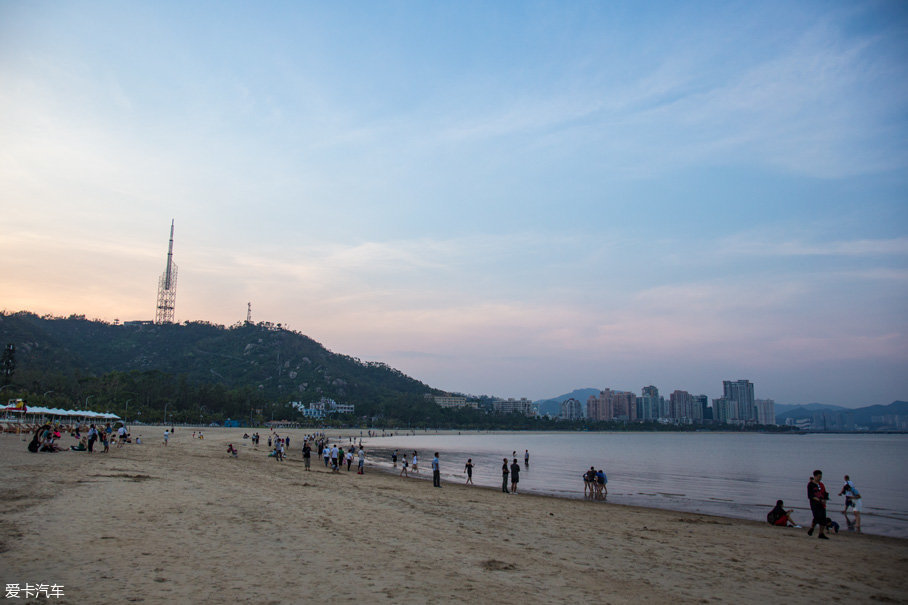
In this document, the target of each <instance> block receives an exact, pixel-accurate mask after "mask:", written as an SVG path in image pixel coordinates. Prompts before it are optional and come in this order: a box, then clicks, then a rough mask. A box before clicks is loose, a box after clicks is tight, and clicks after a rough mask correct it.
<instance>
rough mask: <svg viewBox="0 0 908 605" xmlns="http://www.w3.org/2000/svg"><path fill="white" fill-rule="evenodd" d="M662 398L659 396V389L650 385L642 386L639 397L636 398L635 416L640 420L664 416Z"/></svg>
mask: <svg viewBox="0 0 908 605" xmlns="http://www.w3.org/2000/svg"><path fill="white" fill-rule="evenodd" d="M663 407H664V400H663V399H662V397H660V396H659V389H657V388H656V387H654V386H652V385H650V386H648V387H643V390H642V391H641V395H640V397H638V398H637V418H639V419H640V420H655V419H656V418H664V417H665V416H666V415H667V414H666V413H665V410H663Z"/></svg>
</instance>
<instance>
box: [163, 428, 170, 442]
mask: <svg viewBox="0 0 908 605" xmlns="http://www.w3.org/2000/svg"><path fill="white" fill-rule="evenodd" d="M168 439H170V431H168V430H167V429H164V445H165V446H166V445H167V440H168Z"/></svg>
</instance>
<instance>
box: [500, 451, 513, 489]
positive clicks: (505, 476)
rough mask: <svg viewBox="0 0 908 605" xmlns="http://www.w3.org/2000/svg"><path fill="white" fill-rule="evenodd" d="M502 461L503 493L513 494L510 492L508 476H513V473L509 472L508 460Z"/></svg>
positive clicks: (503, 459)
mask: <svg viewBox="0 0 908 605" xmlns="http://www.w3.org/2000/svg"><path fill="white" fill-rule="evenodd" d="M501 460H502V463H503V464H502V465H501V491H503V492H504V493H506V494H510V493H511V492H509V491H508V476H509V475H510V474H511V471H510V470H508V459H507V458H502V459H501Z"/></svg>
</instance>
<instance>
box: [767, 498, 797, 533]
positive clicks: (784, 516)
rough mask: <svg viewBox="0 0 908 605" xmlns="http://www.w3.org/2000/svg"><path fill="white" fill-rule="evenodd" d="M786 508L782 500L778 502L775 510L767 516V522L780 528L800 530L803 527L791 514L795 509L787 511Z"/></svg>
mask: <svg viewBox="0 0 908 605" xmlns="http://www.w3.org/2000/svg"><path fill="white" fill-rule="evenodd" d="M784 506H785V504H784V503H783V502H782V501H781V500H776V506H775V508H773V509H772V510H771V511H769V512H768V513H767V514H766V522H767V523H769V524H770V525H777V526H779V527H797V528H799V529H800V527H801V526H800V525H798V524H797V523H795V522H794V520H793V519H792V518H791V513H792V512H794V511H793V509H789V510H785V508H783V507H784Z"/></svg>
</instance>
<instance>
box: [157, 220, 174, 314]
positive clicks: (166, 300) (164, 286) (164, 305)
mask: <svg viewBox="0 0 908 605" xmlns="http://www.w3.org/2000/svg"><path fill="white" fill-rule="evenodd" d="M176 300H177V266H176V265H175V264H174V263H173V219H171V221H170V246H169V247H168V248H167V268H166V269H164V273H162V274H161V278H160V279H159V280H158V308H157V310H156V311H155V314H154V322H155V323H156V324H172V323H173V307H174V303H176Z"/></svg>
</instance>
